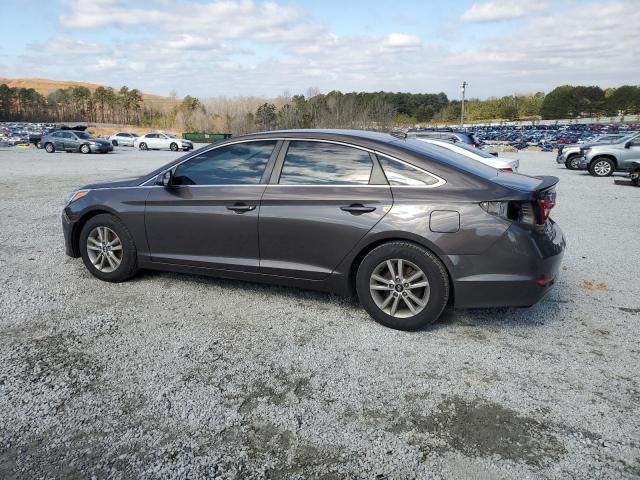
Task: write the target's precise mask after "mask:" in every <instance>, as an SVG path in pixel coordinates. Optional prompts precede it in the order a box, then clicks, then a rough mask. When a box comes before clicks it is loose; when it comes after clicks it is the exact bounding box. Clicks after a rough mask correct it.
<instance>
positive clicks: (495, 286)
mask: <svg viewBox="0 0 640 480" xmlns="http://www.w3.org/2000/svg"><path fill="white" fill-rule="evenodd" d="M565 245H566V240H565V238H564V235H563V233H562V230H561V229H560V227H558V225H557V224H556V223H555V222H553V221H549V222H547V225H545V227H544V229H541V230H539V231H538V230H532V229H529V228H527V227H525V226H520V225H517V224H513V225H512V226H511V227H510V228H509V230H507V232H506V233H505V234H504V235H503V236H502V237H501V238H500V239H499V240H498V241H497V242H496V243H495V244H494V245H493V246H492V247H491V248H490V249H489V250H488V251H487V252H484V253H482V254H481V255H456V256H450V257H449V260H450V261H451V263H452V264H453V271H452V276H453V287H454V304H455V306H456V307H462V308H475V307H529V306H531V305H534V304H535V303H537V302H538V301H539V300H540V299H541V298H542V297H544V296H545V295H546V294H547V292H548V291H549V289H550V288H551V287H552V286H553V284H554V283H555V280H556V277H557V275H558V270H559V269H560V264H561V262H562V256H563V254H564V249H565Z"/></svg>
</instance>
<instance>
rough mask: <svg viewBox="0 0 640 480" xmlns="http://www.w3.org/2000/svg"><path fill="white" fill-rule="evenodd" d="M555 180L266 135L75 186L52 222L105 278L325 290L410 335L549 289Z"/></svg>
mask: <svg viewBox="0 0 640 480" xmlns="http://www.w3.org/2000/svg"><path fill="white" fill-rule="evenodd" d="M557 181H558V180H557V178H555V177H529V176H525V175H519V174H514V173H509V172H502V171H499V170H496V169H494V168H491V167H489V166H487V165H484V164H482V163H480V162H476V161H474V160H471V159H469V158H467V157H464V156H462V155H458V154H455V153H452V152H450V151H447V150H445V149H442V148H439V147H435V146H432V145H429V144H427V143H424V142H421V141H419V140H415V139H407V138H397V137H395V136H392V135H387V134H379V133H372V132H361V131H348V130H292V131H278V132H266V133H261V134H254V135H248V136H244V137H238V138H232V139H229V140H226V141H224V142H219V143H216V144H212V145H210V146H208V147H205V148H203V149H200V150H198V151H196V152H193V153H190V154H188V155H186V156H184V157H182V158H180V159H178V160H176V161H174V162H172V163H170V164H168V165H166V166H164V167H162V168H160V169H158V170H156V171H154V172H151V173H149V174H148V175H144V176H142V177H140V178H136V179H128V180H122V181H114V182H109V183H97V184H93V185H87V186H85V187H82V188H81V189H79V190H77V191H74V192H70V194H69V196H68V198H67V205H66V207H65V208H64V212H63V214H62V223H63V230H64V236H65V245H66V252H67V254H68V255H70V256H72V257H82V260H83V262H84V264H85V266H86V268H87V269H88V270H89V272H91V273H92V274H93V275H94V276H95V277H97V278H99V279H101V280H105V281H109V282H121V281H124V280H127V279H129V278H131V277H132V276H134V275H135V274H136V272H137V271H138V270H139V269H141V268H147V269H158V270H168V271H173V272H187V273H195V274H203V275H214V276H220V277H226V278H235V279H246V280H251V281H260V282H267V283H276V284H282V285H291V286H296V287H300V288H313V289H320V290H326V291H332V292H337V293H339V294H343V295H357V297H358V298H359V300H360V302H361V304H362V305H363V306H364V308H365V309H366V310H367V311H368V312H369V314H370V315H371V316H372V317H373V318H374V319H375V320H377V321H378V322H380V323H382V324H383V325H386V326H389V327H392V328H398V329H405V330H412V329H416V328H420V327H422V326H424V325H426V324H429V323H431V322H434V321H435V320H436V319H437V318H438V317H439V316H440V314H441V313H442V311H443V309H444V308H445V307H446V306H447V305H454V306H457V307H495V306H518V307H520V306H530V305H533V304H534V303H536V302H537V301H538V300H540V299H541V298H542V297H543V295H545V293H546V292H547V291H548V290H549V288H550V287H551V285H553V283H554V281H555V279H556V275H557V273H558V270H559V267H560V263H561V259H562V256H563V252H564V248H565V239H564V236H563V234H562V231H561V230H560V228H559V227H558V225H556V223H555V222H554V221H553V220H551V219H550V218H549V215H550V211H551V209H552V208H553V206H554V204H555V186H556V183H557Z"/></svg>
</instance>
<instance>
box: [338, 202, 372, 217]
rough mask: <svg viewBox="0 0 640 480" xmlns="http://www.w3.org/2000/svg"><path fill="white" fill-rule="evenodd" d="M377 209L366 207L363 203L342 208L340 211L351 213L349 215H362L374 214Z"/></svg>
mask: <svg viewBox="0 0 640 480" xmlns="http://www.w3.org/2000/svg"><path fill="white" fill-rule="evenodd" d="M375 209H376V207H365V206H364V205H362V204H361V203H353V204H351V205H348V206H346V207H340V210H342V211H343V212H349V213H352V214H353V215H360V214H361V213H369V212H373V211H374V210H375Z"/></svg>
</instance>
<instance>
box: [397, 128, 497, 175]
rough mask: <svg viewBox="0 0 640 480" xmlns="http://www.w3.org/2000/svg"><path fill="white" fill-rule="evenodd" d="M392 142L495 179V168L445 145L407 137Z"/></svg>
mask: <svg viewBox="0 0 640 480" xmlns="http://www.w3.org/2000/svg"><path fill="white" fill-rule="evenodd" d="M393 144H394V145H396V146H398V147H401V148H405V149H407V150H409V151H411V152H413V153H417V154H419V155H420V156H424V157H427V158H433V159H435V160H436V161H439V162H441V163H444V164H445V165H450V166H452V167H455V168H460V169H462V170H464V171H466V172H468V173H471V174H472V175H477V176H478V177H481V178H485V179H487V180H492V179H495V177H496V174H497V172H498V170H496V169H495V168H493V167H490V166H489V165H486V164H484V163H482V162H480V161H478V160H473V159H472V158H469V157H467V156H465V155H462V154H461V153H456V152H452V151H451V150H449V149H447V148H445V147H442V146H437V145H435V144H429V143H426V142H423V141H421V140H416V139H410V138H408V139H406V140H404V141H398V142H393ZM456 146H459V144H456ZM436 147H438V148H436ZM474 153H475V152H474Z"/></svg>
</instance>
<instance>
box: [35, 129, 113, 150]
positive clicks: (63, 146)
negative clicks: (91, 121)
mask: <svg viewBox="0 0 640 480" xmlns="http://www.w3.org/2000/svg"><path fill="white" fill-rule="evenodd" d="M42 145H43V147H44V149H45V150H46V152H47V153H54V152H55V151H63V152H81V153H108V152H112V151H113V145H111V142H110V141H108V140H103V139H101V138H94V137H92V136H91V135H89V134H88V133H87V132H81V131H79V130H57V131H55V132H52V133H49V134H48V135H45V136H44V137H43V138H42Z"/></svg>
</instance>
